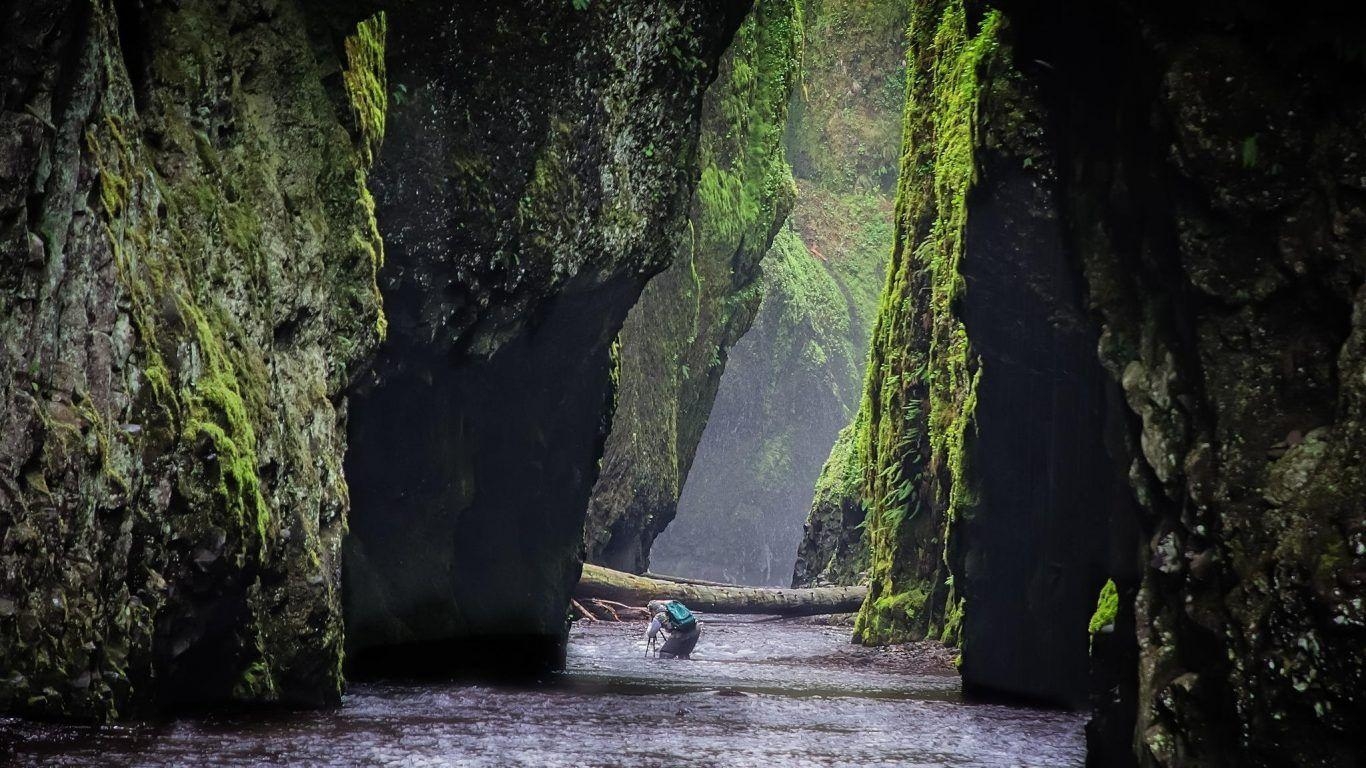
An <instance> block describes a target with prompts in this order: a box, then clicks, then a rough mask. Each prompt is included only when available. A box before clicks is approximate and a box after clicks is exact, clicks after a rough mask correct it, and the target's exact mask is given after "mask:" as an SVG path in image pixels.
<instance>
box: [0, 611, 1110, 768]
mask: <svg viewBox="0 0 1366 768" xmlns="http://www.w3.org/2000/svg"><path fill="white" fill-rule="evenodd" d="M642 628H643V626H642V625H639V624H605V623H599V624H590V625H587V626H584V625H583V624H579V625H576V626H575V628H574V630H573V633H572V636H571V645H570V651H569V660H568V667H567V669H566V670H565V672H564V673H562V674H560V675H557V676H556V677H555V678H553V679H552V680H550V681H547V683H546V684H545V685H542V686H538V687H519V688H504V687H491V686H485V685H472V684H454V683H422V684H403V685H398V684H383V683H356V684H353V685H351V686H350V689H349V692H348V694H347V696H346V699H345V703H344V705H343V706H342V707H340V708H339V709H334V710H328V711H318V712H298V713H289V714H275V715H269V716H262V715H254V716H226V715H220V716H212V717H204V718H196V719H181V720H175V721H171V722H164V723H139V724H122V725H116V726H102V727H93V726H76V725H52V724H38V723H32V722H27V721H20V720H4V719H0V764H2V763H3V761H4V756H5V755H6V753H7V751H8V753H9V755H10V757H11V759H13V761H14V762H15V764H16V765H20V766H97V765H98V766H194V767H195V768H208V767H209V766H257V765H300V766H324V765H329V766H330V765H336V766H448V765H477V766H616V765H623V766H631V767H632V768H641V767H643V766H763V767H764V768H773V767H774V766H781V765H802V766H980V767H986V766H1012V767H1014V766H1058V767H1064V766H1080V765H1081V764H1082V763H1083V752H1084V744H1083V738H1082V727H1083V725H1084V723H1085V717H1084V716H1082V715H1077V714H1070V713H1062V712H1054V711H1041V710H1032V709H1023V708H1016V707H1004V706H995V705H983V704H970V703H967V702H965V701H963V699H962V697H961V696H960V694H959V688H958V679H957V677H955V676H953V675H952V674H947V673H946V672H945V670H944V669H943V668H942V666H941V665H938V664H934V663H926V662H924V661H923V660H921V661H917V660H916V659H913V658H910V657H907V656H904V655H903V656H898V655H897V654H896V653H895V652H889V651H880V650H872V649H863V648H858V647H856V646H851V645H849V642H848V633H849V630H848V629H847V628H840V627H824V626H814V625H810V624H801V623H794V622H788V621H783V622H776V621H764V620H756V619H754V618H750V617H728V616H716V617H710V618H705V617H704V627H703V635H702V639H701V642H700V643H699V644H698V647H697V651H696V653H695V654H694V657H693V660H692V661H660V660H657V659H647V658H645V655H644V645H643V643H642V641H641V637H640V635H641V631H642ZM6 741H9V742H10V745H9V747H8V750H6V749H5V747H4V746H3V745H4V743H5V742H6Z"/></svg>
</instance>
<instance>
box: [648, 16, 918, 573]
mask: <svg viewBox="0 0 1366 768" xmlns="http://www.w3.org/2000/svg"><path fill="white" fill-rule="evenodd" d="M906 18H907V16H906V7H905V4H903V3H896V2H881V1H880V2H863V1H861V0H855V1H842V2H822V3H807V4H805V5H804V7H803V16H802V21H803V24H804V28H803V34H804V35H805V38H806V44H805V46H804V48H803V59H802V65H803V71H802V76H801V79H800V81H799V83H798V87H797V89H796V91H795V93H794V94H793V98H792V102H791V103H792V106H791V117H790V119H789V121H788V124H787V130H786V133H785V138H784V141H785V144H786V151H787V154H788V157H789V158H791V160H792V162H793V165H794V173H795V175H796V180H797V200H796V203H795V205H794V207H793V211H792V215H791V217H790V219H789V228H788V229H785V230H784V231H783V232H780V233H779V234H778V236H777V238H776V239H775V240H774V243H773V247H772V248H771V249H770V250H769V252H768V254H767V255H765V256H764V261H763V270H764V277H763V281H762V286H763V296H764V298H763V303H762V305H761V306H760V308H759V313H758V315H757V317H756V319H755V321H754V324H753V327H752V328H751V329H750V331H749V333H748V334H747V335H746V336H745V337H744V339H743V340H741V341H740V342H739V343H737V344H736V345H735V347H734V348H732V349H731V351H730V362H729V363H728V366H727V372H726V379H725V382H723V384H722V387H721V389H720V391H719V392H718V395H717V399H716V402H715V404H714V407H713V410H712V421H713V422H717V421H719V422H720V423H722V424H725V425H727V428H726V429H709V430H708V432H707V434H706V435H705V436H704V437H703V443H702V447H701V448H699V458H698V462H697V464H696V465H695V466H694V467H693V471H692V474H691V475H690V479H689V489H690V490H689V491H688V492H687V493H685V494H684V496H683V499H682V501H681V505H682V509H681V510H680V519H679V520H678V522H677V523H675V524H674V525H673V527H671V528H670V529H669V531H667V532H666V533H665V534H664V535H663V536H662V537H661V538H660V540H659V542H658V546H657V548H656V553H657V555H658V556H659V558H660V562H661V563H662V565H661V567H665V568H674V569H675V570H681V571H687V572H691V573H711V574H712V575H713V576H715V577H718V578H742V579H747V580H752V581H755V582H756V583H757V582H758V581H764V582H766V583H786V582H787V581H788V578H789V565H788V564H789V563H790V562H791V561H790V560H789V558H790V557H791V555H792V553H793V552H794V550H796V549H797V539H796V536H797V534H796V530H797V525H798V522H799V520H800V518H799V517H797V515H800V514H802V513H803V512H804V511H805V510H806V509H807V508H808V506H809V505H810V501H811V499H810V496H809V495H807V493H806V489H810V488H811V487H812V485H813V484H815V483H816V482H817V480H818V479H819V477H820V471H821V466H822V464H823V463H825V461H826V459H827V450H826V449H827V448H828V446H830V445H831V443H833V442H834V441H835V439H836V435H837V433H838V432H839V428H840V427H841V426H842V425H844V424H846V423H847V422H848V419H849V418H850V417H851V415H852V413H853V412H854V411H855V409H856V406H857V399H858V394H857V393H858V391H859V387H860V383H861V380H862V374H863V371H862V361H863V359H864V357H865V355H866V350H867V339H868V333H869V331H870V329H871V326H872V317H873V315H874V313H875V311H876V307H877V303H878V295H879V290H880V288H881V285H882V280H883V272H884V269H885V264H886V255H887V251H888V245H889V244H890V242H891V219H892V200H891V195H890V194H889V193H890V180H891V179H892V178H894V175H895V169H894V168H893V169H891V172H890V173H886V174H883V175H879V173H878V172H877V169H878V168H879V167H880V166H888V165H891V164H894V160H895V157H896V151H897V150H896V148H897V143H898V137H899V135H900V116H901V96H902V89H901V88H900V87H898V88H896V89H894V92H893V93H892V94H891V98H890V99H889V98H886V96H887V94H886V93H885V92H877V93H874V92H869V91H868V90H867V89H865V88H864V87H863V83H864V82H866V81H868V79H869V78H873V77H877V76H880V75H879V71H882V72H885V71H896V72H900V71H901V66H902V60H903V58H904V54H903V49H902V45H901V42H900V41H901V39H902V33H903V31H904V29H905V26H906ZM878 153H883V154H885V156H886V157H885V158H879V157H878V156H877V155H878ZM855 506H857V502H855ZM828 513H829V515H830V516H831V518H832V519H830V520H823V521H820V522H814V523H812V527H811V529H810V530H812V531H818V532H821V533H830V534H836V533H838V532H840V530H841V529H842V528H843V522H844V518H845V511H844V507H843V505H842V504H833V505H832V506H830V507H829V509H828ZM813 520H814V516H813ZM812 536H816V534H815V533H813V534H812ZM860 536H861V530H855V531H853V536H852V538H851V539H850V538H849V537H845V536H843V535H840V536H839V537H838V538H840V540H841V545H839V546H836V545H835V543H834V541H833V540H826V539H824V538H822V541H821V544H819V545H816V544H815V543H814V542H813V544H812V545H811V546H814V547H815V549H819V550H820V551H815V550H814V549H811V547H810V546H808V545H806V544H803V545H802V554H801V555H800V557H801V558H807V557H808V556H809V558H810V559H811V561H812V562H815V561H817V560H819V561H820V562H821V563H822V564H824V565H826V566H829V567H828V568H827V569H826V570H827V571H828V572H827V573H825V574H823V575H822V576H821V578H831V577H834V574H835V572H837V571H838V572H839V573H840V575H839V576H838V578H839V579H840V580H842V581H850V580H853V579H855V578H856V573H857V570H858V569H861V568H862V567H863V566H862V561H863V560H864V558H862V557H861V556H860V555H859V554H858V537H860ZM827 545H829V546H830V547H832V548H833V549H838V550H839V555H835V553H834V551H833V549H832V550H831V551H828V552H827V551H825V547H826V546H827ZM808 550H811V551H808ZM803 562H805V560H803ZM723 564H730V565H723ZM717 568H722V569H723V570H711V569H717ZM802 568H803V566H802V565H800V564H799V565H798V569H799V570H801V569H802ZM851 569H852V570H851Z"/></svg>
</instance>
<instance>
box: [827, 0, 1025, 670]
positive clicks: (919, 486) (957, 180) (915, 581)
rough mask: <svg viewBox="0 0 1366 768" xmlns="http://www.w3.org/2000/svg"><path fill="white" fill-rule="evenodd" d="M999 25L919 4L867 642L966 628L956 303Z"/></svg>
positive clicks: (868, 479) (874, 409)
mask: <svg viewBox="0 0 1366 768" xmlns="http://www.w3.org/2000/svg"><path fill="white" fill-rule="evenodd" d="M1000 24H1001V21H1000V18H999V17H998V16H997V15H996V14H995V13H989V14H988V15H987V16H986V17H985V19H983V21H982V23H981V25H980V27H979V29H978V30H977V32H976V34H975V35H972V34H970V33H969V30H968V25H967V20H966V12H965V9H964V6H963V3H962V2H959V1H958V0H946V1H945V2H939V3H926V4H920V5H916V6H915V7H914V8H913V10H912V19H911V24H910V34H911V40H910V51H909V53H908V57H907V60H908V63H909V66H910V68H911V71H912V73H913V74H914V76H913V77H909V78H908V80H907V98H906V109H905V124H906V128H905V134H904V140H905V145H904V150H905V154H904V155H903V156H902V159H901V176H900V181H899V188H898V193H897V213H896V238H895V241H894V248H893V251H892V261H891V265H890V267H889V269H888V272H887V283H886V285H885V287H884V289H883V296H882V307H881V310H880V312H879V316H878V321H877V328H876V330H875V331H874V335H873V342H872V345H873V346H872V352H871V356H870V360H869V368H868V375H867V379H866V383H865V389H864V400H863V406H862V409H863V414H862V418H863V419H864V420H865V421H862V422H861V423H863V424H866V427H865V428H864V429H863V430H862V431H861V434H860V435H859V447H858V449H859V454H860V460H861V463H862V464H863V468H864V494H865V498H866V500H867V504H868V521H867V530H868V537H869V546H870V551H871V573H870V577H871V582H870V592H869V597H868V600H867V602H866V603H865V604H864V607H863V610H862V611H860V613H859V616H858V619H857V622H856V624H855V628H854V634H855V638H856V639H857V640H859V641H860V642H864V643H887V642H899V641H905V640H914V639H920V638H923V637H927V636H939V637H941V638H942V639H943V640H944V641H946V642H950V643H952V642H956V639H957V638H956V634H957V630H956V626H957V624H958V621H959V616H960V614H959V610H960V609H959V606H958V605H957V602H958V598H957V597H956V596H955V595H954V592H953V587H952V582H951V580H950V579H949V577H948V568H947V566H946V564H945V559H944V551H945V547H946V546H947V537H948V530H949V524H950V523H951V522H952V521H953V520H954V519H955V518H956V517H957V516H959V515H961V514H963V513H964V511H965V510H966V509H969V508H971V506H972V505H973V503H974V495H973V492H972V483H971V468H970V467H968V466H967V457H966V451H965V445H966V443H967V441H968V440H969V438H970V436H971V429H972V423H973V412H974V408H975V404H976V389H977V382H978V378H979V376H980V368H979V367H978V365H977V362H976V359H975V357H974V355H973V354H972V351H971V347H970V344H969V341H968V337H967V332H966V330H965V328H964V326H963V323H962V320H961V319H960V318H959V317H958V316H957V314H956V300H957V299H958V298H959V297H960V296H961V294H962V292H963V291H964V290H965V285H964V282H963V278H962V275H961V273H960V271H959V262H960V260H961V259H962V256H963V235H964V231H965V228H966V224H967V205H966V200H967V194H968V191H969V189H970V188H971V187H972V184H973V181H974V173H975V169H974V159H973V158H974V150H975V146H976V125H977V107H978V103H979V99H980V75H981V73H982V71H983V69H984V68H985V67H986V66H988V64H989V62H990V61H991V59H992V56H993V54H994V53H995V52H996V50H997V35H998V32H999V28H1000Z"/></svg>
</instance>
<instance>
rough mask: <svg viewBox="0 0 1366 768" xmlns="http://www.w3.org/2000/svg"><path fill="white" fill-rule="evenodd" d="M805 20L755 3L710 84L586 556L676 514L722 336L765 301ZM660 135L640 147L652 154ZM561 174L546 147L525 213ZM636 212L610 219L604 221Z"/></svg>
mask: <svg viewBox="0 0 1366 768" xmlns="http://www.w3.org/2000/svg"><path fill="white" fill-rule="evenodd" d="M800 30H801V21H800V9H799V7H798V5H797V4H796V3H795V2H793V0H761V2H758V3H756V4H755V6H754V9H753V11H752V12H751V13H750V14H749V15H748V16H747V17H746V19H745V20H744V21H743V22H742V23H741V25H740V27H739V29H738V30H737V31H736V33H735V35H734V37H733V39H732V41H731V44H730V48H729V49H728V51H727V53H726V56H725V57H724V58H723V59H722V61H721V62H720V64H719V66H718V71H717V77H716V80H715V81H714V82H713V83H712V84H711V86H710V87H709V88H708V90H707V93H706V96H705V99H704V101H703V107H702V115H701V122H702V124H701V131H700V134H699V136H698V141H697V149H696V162H697V165H698V169H699V179H698V184H697V186H696V188H695V189H694V192H693V196H692V199H691V206H690V211H689V219H688V223H687V225H686V229H685V230H683V231H681V232H679V233H678V237H677V243H678V245H677V247H676V248H675V250H674V254H673V262H672V264H671V265H670V266H669V268H668V269H667V270H665V271H664V272H662V273H660V274H659V275H657V276H655V277H654V278H653V279H651V281H650V283H649V284H648V285H647V286H646V288H645V290H644V292H643V293H642V294H641V298H640V300H639V301H638V302H637V304H636V306H635V308H634V309H632V311H631V313H630V315H629V316H628V317H627V320H626V322H625V324H624V325H623V327H622V331H621V333H620V336H619V337H618V345H619V346H618V353H619V354H618V358H617V359H618V361H619V362H618V363H617V364H616V367H617V371H618V376H617V384H618V386H617V392H618V396H619V402H618V407H617V409H616V414H615V417H614V421H613V424H612V435H611V437H610V439H609V440H608V443H607V447H606V452H605V454H604V456H603V467H604V472H603V479H601V480H600V481H599V483H598V485H597V487H596V488H595V489H594V496H593V499H592V501H591V502H590V507H589V513H588V514H589V517H588V521H587V523H586V525H585V542H586V544H587V547H588V558H589V559H590V560H593V559H595V558H599V553H602V552H606V551H607V550H608V549H609V542H610V545H611V548H612V549H617V550H621V551H625V552H627V553H628V555H625V556H629V557H636V556H637V555H640V556H641V557H643V554H642V545H641V544H640V539H641V538H643V537H646V536H648V539H653V534H654V532H655V531H657V530H659V529H662V528H663V527H664V525H665V524H667V522H668V521H669V520H671V519H672V517H673V511H674V510H673V503H674V502H675V501H676V499H677V498H678V494H679V491H680V490H681V488H682V484H683V480H684V478H685V477H686V475H687V472H688V469H689V466H690V464H691V462H692V456H693V453H694V451H695V449H696V446H697V443H698V441H699V440H700V439H701V435H702V429H703V427H704V426H705V424H706V420H707V414H708V411H709V409H710V403H711V399H712V397H714V394H715V392H716V387H717V385H718V384H719V381H720V374H721V368H722V365H721V363H722V361H723V359H724V355H725V350H727V349H728V348H729V347H730V346H731V345H732V344H734V343H735V341H736V340H737V339H738V338H739V337H740V336H741V335H742V334H743V333H744V331H745V330H746V328H748V326H749V324H750V323H751V320H752V318H753V316H754V313H755V311H756V309H757V307H758V304H759V291H758V287H757V285H756V284H755V278H757V276H758V269H757V265H758V263H759V260H760V259H761V258H762V256H763V255H764V253H765V251H766V250H767V249H768V245H769V243H770V242H771V239H772V238H773V236H774V235H775V233H776V232H777V230H778V225H779V224H780V223H781V221H782V219H784V218H785V217H786V215H787V212H788V210H789V209H790V206H791V203H792V199H793V197H794V195H795V190H794V186H793V181H792V175H791V171H790V169H789V168H788V165H787V162H786V160H785V159H784V156H783V148H782V136H783V126H784V124H785V123H786V118H787V109H788V103H789V99H790V96H791V88H792V85H793V83H794V81H795V79H796V61H797V57H798V55H799V54H798V51H799V48H800V43H801V34H800ZM566 136H569V134H567V133H566ZM652 147H653V145H648V144H647V145H646V146H645V147H644V148H643V149H642V152H643V153H644V155H645V158H646V159H647V160H648V159H650V158H651V157H652V153H653V152H654V150H653V148H652ZM565 155H566V156H568V153H565ZM655 162H657V160H655ZM560 176H566V177H568V176H570V174H567V173H561V172H560V171H558V170H557V169H556V167H555V166H554V164H553V163H550V162H548V161H547V160H546V158H545V157H544V156H541V157H538V162H537V165H536V172H535V174H533V179H532V180H531V183H530V184H529V185H528V188H529V189H530V190H531V191H532V192H533V193H534V194H528V195H527V199H528V200H530V202H529V203H528V204H529V205H535V206H539V207H535V208H532V209H529V210H528V211H527V213H528V214H530V215H528V216H526V217H525V218H526V219H527V220H528V221H537V220H545V218H546V216H545V215H543V214H542V213H541V211H540V208H546V209H549V211H551V212H552V213H553V212H555V211H559V210H561V209H562V208H563V202H564V200H565V198H566V197H567V196H572V195H573V194H575V191H574V190H572V189H563V188H562V185H558V184H556V183H550V184H543V183H542V182H541V181H540V180H541V179H549V180H553V179H556V178H558V177H560ZM536 200H539V201H540V202H539V203H536V202H535V201H536ZM628 213H629V211H624V210H623V211H622V214H623V215H624V214H628ZM538 226H543V225H541V224H538ZM631 226H635V224H634V223H630V222H609V224H608V227H607V229H608V230H611V229H613V228H620V227H631ZM769 459H770V462H769V466H770V468H771V469H773V470H774V471H779V470H780V467H781V465H782V463H783V462H784V461H785V457H783V456H781V450H780V448H779V447H778V446H776V445H775V446H774V447H773V450H772V451H771V453H770V455H769ZM614 463H615V464H616V467H615V468H613V465H614ZM642 499H644V500H648V501H645V502H641V501H640V500H642ZM665 507H667V508H665ZM643 529H648V531H649V532H648V534H645V533H643ZM628 539H629V541H628ZM648 539H647V541H648ZM615 564H616V565H618V566H623V567H632V566H633V564H632V563H621V562H618V563H615ZM641 565H642V567H643V562H642V563H641Z"/></svg>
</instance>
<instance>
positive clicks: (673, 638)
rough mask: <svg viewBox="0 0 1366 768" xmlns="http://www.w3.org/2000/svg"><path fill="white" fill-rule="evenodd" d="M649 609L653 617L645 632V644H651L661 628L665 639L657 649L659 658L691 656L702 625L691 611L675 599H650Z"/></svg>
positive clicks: (686, 657)
mask: <svg viewBox="0 0 1366 768" xmlns="http://www.w3.org/2000/svg"><path fill="white" fill-rule="evenodd" d="M649 609H650V615H651V616H652V617H653V618H652V619H651V620H650V628H649V630H647V631H646V632H645V642H646V644H647V645H650V644H653V643H654V640H655V635H657V634H659V631H660V630H661V629H662V630H664V637H665V638H666V639H665V640H664V645H663V647H661V648H660V649H659V658H661V659H690V658H692V649H693V648H695V647H696V646H697V638H699V637H701V636H702V625H701V623H699V622H698V621H697V617H696V616H693V615H692V611H689V610H688V608H687V606H685V605H683V604H682V603H680V602H678V601H677V600H651V601H650V605H649Z"/></svg>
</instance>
